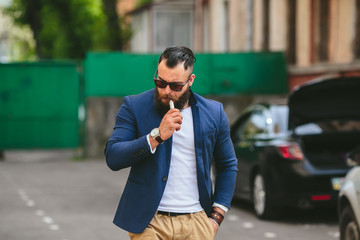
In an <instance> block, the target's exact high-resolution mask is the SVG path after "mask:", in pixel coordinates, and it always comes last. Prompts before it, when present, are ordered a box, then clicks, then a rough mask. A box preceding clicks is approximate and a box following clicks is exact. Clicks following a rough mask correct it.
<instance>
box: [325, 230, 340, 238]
mask: <svg viewBox="0 0 360 240" xmlns="http://www.w3.org/2000/svg"><path fill="white" fill-rule="evenodd" d="M328 235H329V236H330V237H332V238H336V239H339V238H340V232H339V231H337V232H328Z"/></svg>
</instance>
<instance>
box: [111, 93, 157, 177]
mask: <svg viewBox="0 0 360 240" xmlns="http://www.w3.org/2000/svg"><path fill="white" fill-rule="evenodd" d="M149 156H151V152H150V148H149V145H148V143H147V140H146V135H145V136H141V137H139V138H137V123H136V119H135V116H134V114H133V111H132V108H131V98H130V97H125V98H124V100H123V104H122V105H121V107H120V109H119V111H118V113H117V115H116V120H115V126H114V131H113V133H112V135H111V136H110V138H109V140H108V141H107V143H106V147H105V157H106V163H107V165H108V167H109V168H110V169H111V170H114V171H117V170H120V169H123V168H127V167H130V166H132V165H134V164H137V163H139V162H140V161H143V160H144V159H146V158H147V157H149Z"/></svg>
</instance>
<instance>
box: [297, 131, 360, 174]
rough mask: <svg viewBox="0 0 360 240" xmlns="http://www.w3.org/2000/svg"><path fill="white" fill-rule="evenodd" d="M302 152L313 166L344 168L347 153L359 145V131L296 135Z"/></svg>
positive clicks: (345, 166) (346, 166)
mask: <svg viewBox="0 0 360 240" xmlns="http://www.w3.org/2000/svg"><path fill="white" fill-rule="evenodd" d="M296 139H297V141H298V142H299V143H300V145H301V148H302V150H303V154H304V155H305V157H306V158H307V159H308V160H309V161H310V163H311V164H312V165H313V166H314V167H318V168H321V169H326V168H329V169H334V168H337V169H344V168H348V167H350V166H348V165H347V164H346V159H347V154H348V153H349V152H351V151H353V150H355V149H357V148H359V147H360V131H351V132H330V133H322V134H309V135H303V136H297V137H296Z"/></svg>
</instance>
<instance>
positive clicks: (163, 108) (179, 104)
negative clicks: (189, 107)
mask: <svg viewBox="0 0 360 240" xmlns="http://www.w3.org/2000/svg"><path fill="white" fill-rule="evenodd" d="M163 97H164V98H169V99H171V98H170V97H168V96H163ZM189 99H190V88H189V87H188V88H187V89H186V90H185V92H184V93H183V94H182V95H181V96H180V97H179V99H178V100H177V101H174V106H175V108H177V109H179V110H181V109H183V107H184V106H185V104H186V103H187V102H188V101H189ZM155 107H156V110H157V111H158V113H160V115H161V116H164V115H165V114H166V113H167V112H168V111H169V110H170V106H169V104H164V103H163V102H162V101H161V98H160V94H159V90H158V88H157V87H156V88H155Z"/></svg>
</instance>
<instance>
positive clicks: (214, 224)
mask: <svg viewBox="0 0 360 240" xmlns="http://www.w3.org/2000/svg"><path fill="white" fill-rule="evenodd" d="M213 210H214V211H217V212H219V213H221V214H222V215H223V216H224V215H225V211H224V210H222V209H221V208H219V207H214V208H213ZM209 221H210V222H211V225H212V226H213V228H214V236H216V233H217V231H218V230H219V225H218V224H216V223H215V222H214V221H213V220H212V219H211V218H209Z"/></svg>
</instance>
